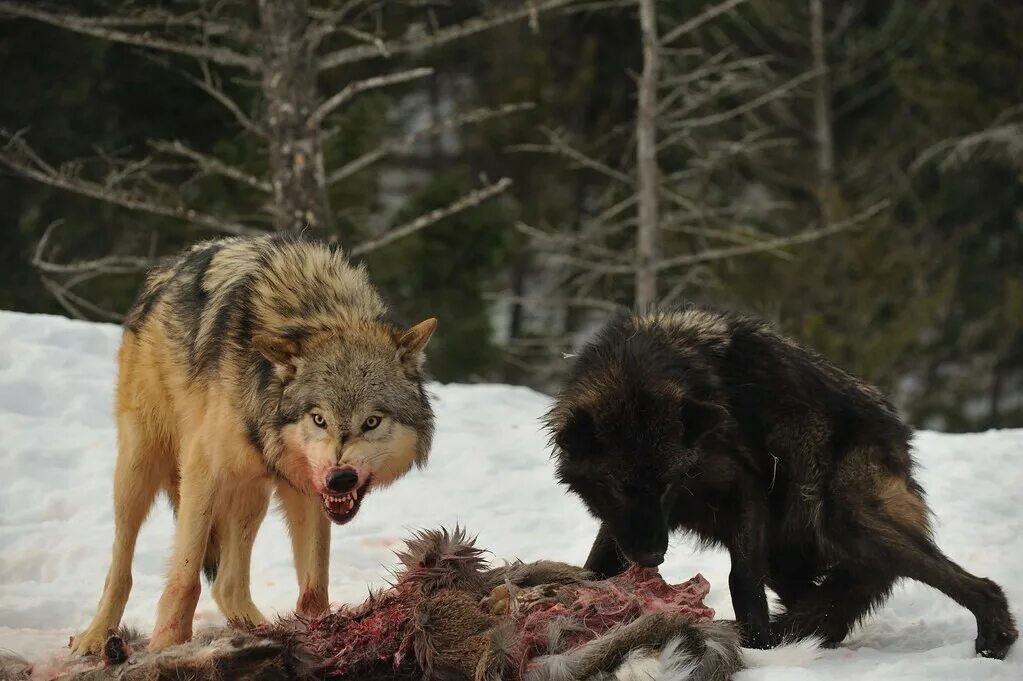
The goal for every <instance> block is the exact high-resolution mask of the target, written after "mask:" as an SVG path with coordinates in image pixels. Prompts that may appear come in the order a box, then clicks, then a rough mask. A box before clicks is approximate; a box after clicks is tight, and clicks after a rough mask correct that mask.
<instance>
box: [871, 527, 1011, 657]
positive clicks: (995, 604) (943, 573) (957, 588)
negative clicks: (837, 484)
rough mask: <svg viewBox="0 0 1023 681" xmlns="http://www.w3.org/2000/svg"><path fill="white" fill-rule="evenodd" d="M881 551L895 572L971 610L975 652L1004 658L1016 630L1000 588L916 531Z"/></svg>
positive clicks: (908, 533)
mask: <svg viewBox="0 0 1023 681" xmlns="http://www.w3.org/2000/svg"><path fill="white" fill-rule="evenodd" d="M900 529H901V528H900ZM883 550H884V552H885V553H886V554H887V555H888V556H889V560H890V561H891V563H892V564H893V567H894V569H895V570H898V574H899V575H901V576H905V577H910V578H912V579H916V580H919V581H921V582H923V583H924V584H928V585H930V586H932V587H934V588H935V589H937V590H938V591H941V592H942V593H944V594H945V595H946V596H948V597H949V598H951V599H952V600H954V601H955V602H957V603H959V604H960V605H962V606H963V607H965V608H967V609H968V610H969V611H970V612H971V613H973V616H974V617H975V618H976V619H977V639H976V641H975V649H976V651H977V653H978V654H980V655H982V656H984V657H994V658H997V659H1002V658H1004V657H1005V655H1006V653H1008V652H1009V648H1010V647H1012V644H1013V643H1014V642H1015V641H1016V639H1017V638H1018V637H1019V632H1018V631H1017V629H1016V623H1015V621H1014V620H1013V618H1012V614H1011V613H1010V612H1009V603H1008V601H1007V600H1006V598H1005V594H1004V592H1003V591H1002V589H1001V587H999V586H998V585H997V584H995V583H994V582H993V581H991V580H990V579H985V578H982V577H977V576H975V575H972V574H970V573H969V572H967V571H966V570H964V569H963V568H961V567H959V566H958V565H956V564H955V563H954V562H952V561H951V560H950V559H949V558H948V557H947V556H945V554H944V553H942V552H941V550H940V549H939V548H938V547H937V546H936V545H935V544H934V542H933V541H931V539H930V538H929V537H926V536H921V535H919V534H917V533H913V532H908V531H907V532H904V534H903V536H902V537H899V538H891V539H886V546H884V548H883Z"/></svg>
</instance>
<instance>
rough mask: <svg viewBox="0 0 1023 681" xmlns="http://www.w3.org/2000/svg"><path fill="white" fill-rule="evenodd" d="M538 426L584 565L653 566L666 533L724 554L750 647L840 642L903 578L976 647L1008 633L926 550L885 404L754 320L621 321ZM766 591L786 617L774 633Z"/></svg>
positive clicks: (940, 558) (1005, 641)
mask: <svg viewBox="0 0 1023 681" xmlns="http://www.w3.org/2000/svg"><path fill="white" fill-rule="evenodd" d="M548 423H549V426H550V428H551V430H552V433H553V439H554V442H555V444H556V445H557V448H556V449H557V451H556V455H557V471H558V476H559V478H560V479H561V481H562V482H564V483H565V484H567V485H568V486H569V488H570V489H571V490H572V491H574V492H576V493H577V494H578V495H579V496H580V497H581V498H582V500H583V501H584V502H585V504H586V505H587V507H588V508H589V510H590V511H591V512H592V513H593V514H594V515H596V516H597V517H598V518H599V519H600V520H601V521H602V526H601V529H600V532H599V534H598V536H597V539H596V541H595V543H594V546H593V549H592V551H591V553H590V556H589V559H588V560H587V563H586V567H587V568H590V569H592V570H594V571H595V572H597V573H598V574H603V575H608V574H615V573H617V572H619V571H621V570H622V569H623V568H624V566H625V562H626V559H631V560H635V561H637V562H640V563H644V564H657V563H659V562H660V561H661V560H662V559H663V555H664V551H665V550H666V548H667V543H668V534H669V532H670V531H671V530H674V529H684V530H688V531H690V532H693V533H695V534H696V535H698V536H699V537H700V538H702V539H703V540H704V541H707V542H710V543H717V544H721V545H723V546H725V547H726V548H727V549H728V550H729V553H730V555H731V560H732V570H731V575H730V577H729V587H730V591H731V596H732V603H733V605H734V606H735V612H736V616H737V618H738V619H739V621H740V623H741V625H742V626H743V629H744V634H745V638H746V642H747V644H748V645H751V646H754V647H763V646H766V645H769V644H770V643H771V642H772V641H777V640H779V639H780V638H781V637H784V636H794V637H804V636H810V635H820V636H822V637H823V638H824V639H825V640H826V641H827V642H829V643H831V644H834V643H837V642H839V641H841V640H842V639H843V638H845V636H846V634H847V633H848V632H849V630H850V628H851V627H852V626H853V625H854V624H855V623H856V622H857V621H858V620H859V619H860V618H862V617H863V616H864V615H865V614H867V613H869V612H870V611H871V610H872V609H874V608H875V607H877V606H878V605H879V604H880V603H881V602H882V601H883V600H884V599H885V598H886V597H887V596H888V594H889V592H890V591H891V587H892V585H893V584H894V582H895V581H896V580H897V579H898V578H900V577H911V578H913V579H918V580H920V581H923V582H925V583H927V584H929V585H931V586H933V587H935V588H937V589H939V590H941V591H943V592H944V593H946V594H947V595H949V596H950V597H951V598H953V599H955V600H956V601H957V602H958V603H960V604H962V605H963V606H965V607H967V608H969V609H970V611H971V612H973V614H974V615H975V616H976V618H977V628H978V636H977V641H976V649H977V652H978V653H980V654H982V655H986V656H991V657H1003V656H1004V655H1005V653H1006V652H1007V651H1008V649H1009V647H1010V646H1011V645H1012V643H1013V641H1015V640H1016V637H1017V632H1016V628H1015V624H1014V622H1013V619H1012V616H1011V614H1010V612H1009V608H1008V604H1007V602H1006V599H1005V596H1004V594H1003V593H1002V590H1001V589H1000V588H999V587H998V585H996V584H995V583H994V582H992V581H990V580H988V579H982V578H978V577H975V576H973V575H971V574H969V573H967V572H966V571H965V570H963V569H962V568H960V567H959V566H958V565H956V564H955V563H953V562H952V561H950V560H949V559H948V558H947V557H945V555H944V554H942V552H941V551H940V550H939V549H938V548H937V546H935V544H934V542H933V540H932V538H931V530H930V524H929V511H928V508H927V505H926V503H925V502H924V496H923V491H922V490H921V488H920V486H919V485H918V484H917V482H916V481H915V480H914V478H913V475H912V470H913V460H912V456H911V450H910V438H911V434H912V433H911V430H910V429H909V428H908V427H907V426H906V425H905V424H904V423H903V422H902V421H901V420H900V419H899V417H898V415H897V414H896V412H895V409H894V408H893V407H892V405H891V404H890V403H889V402H888V401H887V400H886V399H885V398H884V397H883V396H882V395H881V394H880V393H879V392H878V391H877V390H876V389H874V388H872V387H870V386H867V385H865V384H864V383H862V382H860V381H858V380H857V379H855V378H853V377H852V376H850V375H848V374H846V373H845V372H843V371H841V370H840V369H838V368H837V367H835V366H834V365H832V364H831V363H829V362H828V361H826V360H825V359H823V358H822V357H820V356H818V355H816V354H814V353H813V352H811V351H809V350H806V349H805V348H803V347H801V346H799V345H798V344H796V343H795V342H793V341H791V340H789V339H787V338H784V337H782V336H781V335H779V334H777V333H776V332H774V331H773V330H772V329H771V328H769V327H768V326H767V325H766V324H764V323H762V322H760V321H757V320H754V319H750V318H746V317H741V316H736V315H731V314H723V313H718V312H715V311H712V310H708V309H704V308H699V307H689V308H686V309H683V310H679V311H676V312H664V313H658V314H652V315H636V316H627V317H623V318H621V319H618V320H616V321H614V322H612V323H611V324H609V325H608V326H607V327H606V328H605V329H603V331H602V332H601V333H600V334H599V335H598V337H597V339H596V340H595V341H594V342H592V343H591V344H590V345H588V346H587V347H586V348H585V349H583V350H582V352H581V353H580V354H579V358H578V360H577V362H576V365H575V368H574V373H573V375H572V377H571V378H570V380H569V381H568V383H567V385H566V386H565V388H564V390H563V391H562V392H561V394H560V395H559V396H558V398H557V401H556V403H555V406H554V407H553V409H552V410H551V411H550V413H549V414H548ZM765 586H770V587H771V588H772V589H773V590H774V591H775V592H776V593H777V594H778V596H779V597H780V599H781V602H782V604H783V605H784V607H785V612H784V614H782V615H780V616H779V617H777V619H776V620H775V621H774V622H773V623H772V622H770V621H769V615H768V605H767V598H766V595H765V591H764V587H765ZM772 634H773V636H772Z"/></svg>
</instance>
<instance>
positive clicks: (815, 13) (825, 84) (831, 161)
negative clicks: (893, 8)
mask: <svg viewBox="0 0 1023 681" xmlns="http://www.w3.org/2000/svg"><path fill="white" fill-rule="evenodd" d="M809 2H810V50H811V52H812V55H813V69H814V71H815V72H816V76H815V77H814V87H813V122H814V136H815V138H816V142H817V205H818V211H819V213H820V219H821V223H822V225H821V226H823V227H826V226H828V225H829V224H832V223H834V222H837V221H838V220H841V219H842V217H843V215H842V213H843V212H844V211H843V210H842V207H841V200H840V197H839V195H838V188H837V186H836V185H835V140H834V135H833V134H832V120H831V82H830V79H829V78H828V60H827V55H826V47H825V37H824V6H823V2H822V0H809Z"/></svg>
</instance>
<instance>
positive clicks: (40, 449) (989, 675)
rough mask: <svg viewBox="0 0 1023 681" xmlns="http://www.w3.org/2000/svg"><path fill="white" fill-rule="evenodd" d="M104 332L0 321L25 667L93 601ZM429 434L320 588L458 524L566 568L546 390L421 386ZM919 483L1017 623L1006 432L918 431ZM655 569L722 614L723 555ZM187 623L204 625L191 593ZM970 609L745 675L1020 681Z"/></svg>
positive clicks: (273, 523) (114, 341) (261, 591)
mask: <svg viewBox="0 0 1023 681" xmlns="http://www.w3.org/2000/svg"><path fill="white" fill-rule="evenodd" d="M119 336H120V330H119V329H118V328H117V327H115V326H111V325H105V324H89V323H83V322H76V321H71V320H68V319H64V318H62V317H51V316H43V315H24V314H16V313H10V312H0V476H2V477H0V480H2V482H0V648H7V649H12V650H16V651H18V652H20V653H22V654H27V655H29V656H34V657H38V656H41V655H45V654H49V653H51V652H54V651H56V650H58V649H59V648H60V647H61V646H64V645H66V644H67V640H68V636H69V635H70V634H71V633H73V631H74V630H75V629H77V628H80V627H83V626H84V625H85V624H86V623H87V622H88V621H89V619H90V617H91V616H92V612H93V608H94V607H95V605H96V602H97V600H98V599H99V595H100V591H101V589H102V586H103V577H104V575H105V573H106V568H107V561H108V560H109V550H110V541H111V538H112V510H111V492H110V486H111V480H112V474H113V465H114V457H115V449H114V443H115V433H114V426H113V422H112V418H111V411H112V403H113V386H114V357H115V354H116V351H117V345H118V342H119ZM431 391H432V393H433V395H434V399H435V402H434V403H435V408H436V412H437V437H436V440H435V445H434V450H433V454H432V457H431V462H430V465H429V466H428V467H427V469H426V470H425V471H418V472H413V473H411V474H410V475H409V476H408V477H406V478H405V479H404V480H401V481H399V482H398V483H396V484H395V485H394V486H393V487H392V488H390V489H387V490H383V491H378V492H375V493H374V494H373V495H372V496H371V497H370V498H369V499H367V503H366V504H365V506H364V507H363V508H362V510H361V511H360V513H359V516H358V517H357V518H356V520H354V521H353V522H352V523H351V524H350V525H347V526H345V527H343V528H334V530H333V547H332V552H333V556H332V559H331V561H332V562H331V596H332V598H333V599H334V600H335V601H359V600H361V599H362V598H363V597H364V596H365V593H366V589H367V586H381V585H383V584H384V580H386V579H387V577H388V568H389V567H390V566H391V565H392V564H393V562H394V560H393V556H392V554H391V551H392V550H393V549H395V548H396V547H398V545H399V541H400V539H401V537H403V536H404V535H406V534H407V532H408V531H409V530H411V529H415V528H420V527H434V526H437V525H441V524H444V525H448V526H453V525H454V524H455V523H461V524H463V525H466V526H467V527H468V528H469V529H470V530H472V531H473V532H477V533H479V544H480V545H481V546H485V547H487V548H489V549H491V550H492V551H494V553H495V554H496V555H497V556H499V557H502V558H513V557H519V558H522V559H523V560H534V559H538V558H551V559H558V560H566V561H571V562H580V561H582V560H583V559H584V557H585V555H586V552H587V550H588V548H589V541H590V540H591V538H592V536H593V533H594V532H595V529H596V525H595V523H594V522H593V521H592V520H591V519H590V518H588V517H587V515H586V514H585V513H584V511H583V510H582V508H581V506H580V505H579V504H578V503H577V502H576V501H575V500H574V499H572V498H571V497H569V496H567V495H566V494H565V493H564V492H563V490H562V489H560V488H559V487H558V486H557V485H556V484H555V483H554V481H553V476H552V465H551V462H550V461H549V459H548V453H547V450H546V447H545V444H546V435H545V434H544V433H542V432H541V431H540V430H539V427H538V421H537V419H538V417H539V416H540V415H541V414H542V413H543V412H544V411H545V410H546V407H547V404H548V398H547V397H546V396H544V395H541V394H539V393H536V392H533V391H531V390H528V389H525V388H516V387H509V386H501V385H474V386H468V385H432V386H431ZM917 444H918V449H919V456H918V458H919V461H920V463H921V474H920V478H921V480H922V481H923V483H924V486H925V488H926V489H927V490H928V493H929V497H930V500H931V505H932V507H933V508H934V510H935V512H936V515H937V523H936V526H937V535H938V542H939V544H940V545H941V546H942V547H943V549H944V550H945V551H946V552H947V553H948V554H949V555H950V556H952V558H953V559H954V560H956V561H958V562H960V563H961V564H962V565H963V566H964V567H966V568H967V569H968V570H970V571H971V572H974V573H976V574H979V575H984V576H988V577H990V578H992V579H994V580H996V581H998V582H999V583H1000V584H1001V585H1002V586H1003V587H1004V588H1005V590H1006V592H1007V593H1008V596H1009V600H1010V602H1011V604H1012V607H1013V610H1014V612H1016V613H1017V614H1018V615H1023V574H1021V572H1020V569H1021V566H1023V518H1021V516H1020V508H1021V507H1023V492H1021V489H1023V430H1016V431H996V432H988V433H981V434H974V435H942V434H937V433H926V432H925V433H921V434H920V435H919V437H918V442H917ZM171 533H172V518H171V514H170V511H169V509H168V507H167V504H166V503H165V502H163V501H161V502H159V503H158V505H157V506H156V507H155V508H154V510H153V513H152V515H151V516H150V519H149V521H148V522H147V523H146V525H145V526H144V527H143V529H142V534H141V536H140V538H139V544H138V550H137V552H136V556H135V569H134V589H133V591H132V595H131V599H130V600H129V602H128V608H127V611H126V613H125V621H126V622H128V623H132V624H137V625H139V626H141V627H144V628H148V627H150V626H152V624H153V613H154V611H155V608H156V602H157V599H158V598H159V595H160V589H161V586H162V580H163V571H164V566H165V563H166V559H167V553H168V549H169V547H170V542H171ZM663 572H664V575H665V577H666V578H667V579H668V581H676V582H677V581H682V580H684V579H688V578H689V577H691V576H692V575H693V574H695V573H697V572H701V573H702V574H703V575H704V576H705V577H707V579H709V580H710V583H711V594H710V596H709V597H708V599H707V604H708V605H710V606H711V607H713V608H715V609H716V610H717V612H718V615H719V616H720V617H731V616H732V609H731V604H730V603H729V599H728V589H727V575H728V558H727V556H726V555H725V554H724V553H723V552H721V551H697V550H694V549H693V547H692V546H691V545H689V544H688V543H687V542H686V540H683V539H681V538H680V539H677V540H676V541H674V542H673V548H672V550H671V551H670V552H669V555H668V561H667V562H666V564H665V565H664V568H663ZM252 590H253V595H254V599H255V601H256V604H257V605H258V606H259V607H260V608H261V609H262V610H263V612H264V614H267V615H268V616H269V615H272V614H273V613H276V612H280V613H284V612H287V611H289V610H290V609H291V608H292V607H293V606H294V602H295V599H296V597H297V586H296V584H295V578H294V574H293V571H292V565H291V551H290V544H289V542H288V539H287V536H286V533H285V530H284V525H283V522H282V520H281V519H280V518H279V517H278V516H277V515H276V514H271V515H270V516H268V518H267V520H266V522H265V523H264V525H263V528H262V530H261V531H260V534H259V538H258V539H257V542H256V547H255V551H254V555H253V562H252ZM197 617H198V618H199V619H200V620H202V622H219V621H221V618H220V616H219V614H218V613H217V610H216V606H215V605H214V604H213V601H212V600H211V599H210V597H209V596H208V594H206V593H204V594H203V597H202V600H201V601H200V604H199V609H198V613H197ZM974 635H975V632H974V623H973V618H972V616H971V615H970V614H969V613H968V612H967V611H966V610H964V609H962V608H961V607H959V606H958V605H956V604H955V603H953V602H952V601H950V600H949V599H947V598H945V597H944V596H943V595H941V594H940V593H938V592H936V591H934V590H932V589H930V588H929V587H926V586H923V585H921V584H918V583H915V582H910V583H907V584H904V585H903V586H900V587H899V588H898V589H897V590H896V592H895V595H894V597H893V598H892V599H891V600H890V601H889V602H888V604H887V605H886V606H885V608H884V609H883V610H881V611H880V613H879V614H878V615H877V616H876V617H873V618H871V619H870V620H869V621H868V622H866V623H865V624H864V625H863V626H862V627H861V628H860V629H858V630H857V631H856V632H855V633H854V634H853V636H852V637H850V638H849V639H848V640H847V641H846V642H845V644H844V645H843V646H842V647H841V648H839V649H838V650H834V651H826V652H824V654H823V655H822V656H821V658H820V659H818V660H816V661H815V662H813V663H812V664H811V665H810V666H809V667H808V668H804V669H800V670H798V671H796V670H793V669H785V668H783V667H768V668H761V669H754V670H749V671H746V672H743V673H742V674H741V675H740V678H741V679H742V680H743V681H750V680H754V679H789V678H799V679H823V678H827V679H862V678H870V679H967V678H969V679H1020V678H1023V652H1021V650H1020V649H1019V647H1018V648H1017V649H1015V650H1013V652H1012V653H1011V654H1010V656H1009V659H1008V660H1007V661H1005V662H998V661H992V660H984V659H978V658H975V657H974V656H973V638H974Z"/></svg>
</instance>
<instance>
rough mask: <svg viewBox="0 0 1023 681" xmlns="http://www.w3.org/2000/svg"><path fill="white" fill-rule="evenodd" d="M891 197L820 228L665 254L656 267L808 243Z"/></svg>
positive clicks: (869, 212) (884, 204)
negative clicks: (731, 244) (675, 254)
mask: <svg viewBox="0 0 1023 681" xmlns="http://www.w3.org/2000/svg"><path fill="white" fill-rule="evenodd" d="M888 204H889V201H888V200H887V199H886V200H884V201H879V202H877V203H875V204H874V205H873V206H871V207H869V208H867V209H866V210H864V211H861V212H860V213H858V214H856V215H854V216H852V217H850V218H848V219H846V220H842V221H840V222H836V223H834V224H831V225H828V226H827V227H820V228H817V229H808V230H806V231H804V232H800V233H799V234H793V235H792V236H785V237H778V238H776V239H766V240H764V241H760V242H758V243H754V244H745V245H742V246H729V247H726V248H713V249H710V250H708V251H703V252H701V253H691V254H687V255H679V256H676V257H674V258H666V259H664V260H660V261H658V262H657V263H656V264H655V265H654V267H656V268H657V269H658V270H665V269H668V268H671V267H679V266H681V265H695V264H697V263H702V262H710V261H712V260H724V259H726V258H734V257H736V256H740V255H749V254H751V253H760V252H763V251H770V250H774V249H776V248H784V247H786V246H795V245H797V244H805V243H808V242H810V241H816V240H817V239H822V238H824V237H826V236H830V235H832V234H837V233H838V232H841V231H843V230H846V229H849V228H850V227H854V226H856V225H858V224H860V223H861V222H864V221H866V220H869V219H870V218H872V217H874V216H875V215H877V214H878V213H880V212H881V211H882V210H884V209H885V208H887V207H888Z"/></svg>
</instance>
